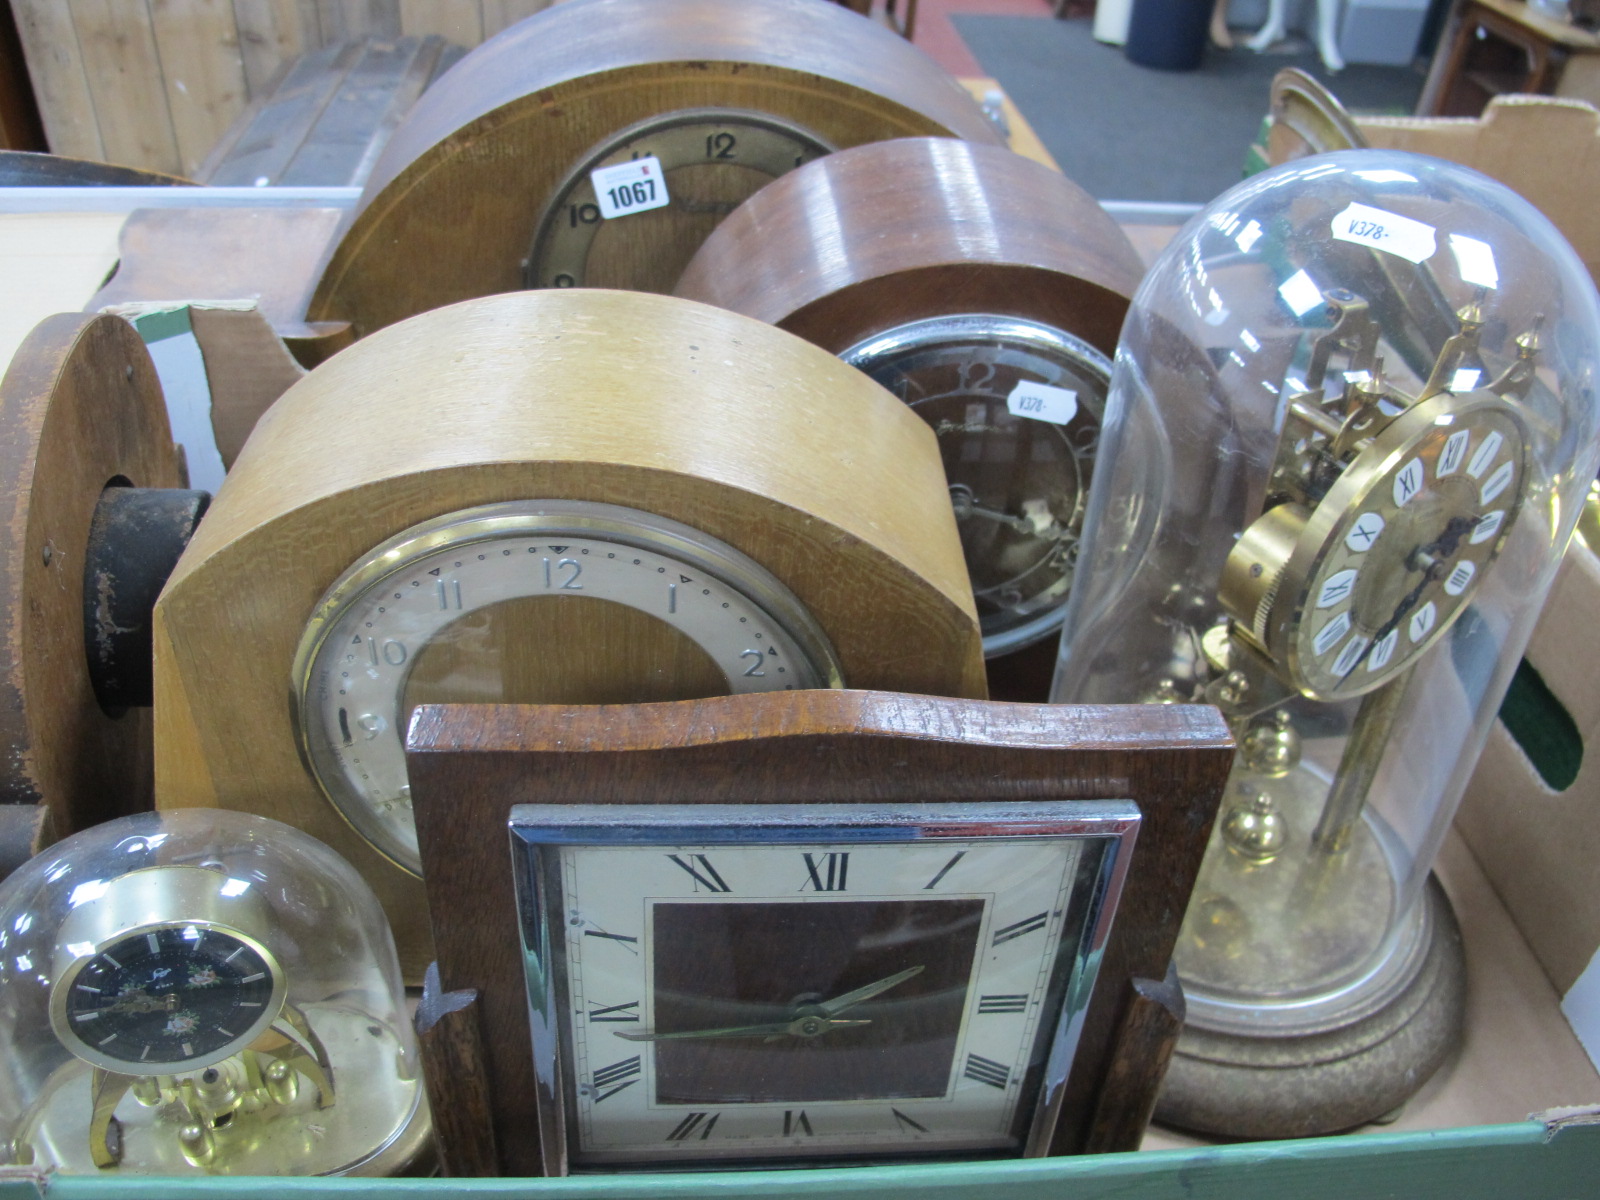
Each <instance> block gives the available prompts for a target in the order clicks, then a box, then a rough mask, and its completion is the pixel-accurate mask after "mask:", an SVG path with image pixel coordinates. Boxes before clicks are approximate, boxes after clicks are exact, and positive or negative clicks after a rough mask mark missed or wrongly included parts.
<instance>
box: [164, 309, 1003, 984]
mask: <svg viewBox="0 0 1600 1200" xmlns="http://www.w3.org/2000/svg"><path fill="white" fill-rule="evenodd" d="M944 495H945V490H944V478H943V473H942V471H941V469H940V465H939V456H938V451H937V448H936V446H935V444H934V439H933V435H932V434H931V433H930V432H929V431H928V430H927V428H926V427H925V426H923V425H922V423H921V422H919V421H918V420H917V419H916V418H915V417H914V416H912V415H911V414H910V413H908V412H907V411H906V410H905V409H904V407H903V406H902V405H900V404H899V403H898V402H896V401H895V400H894V398H893V397H891V396H890V395H889V394H888V393H886V392H884V391H882V389H880V388H879V387H877V385H875V384H873V383H872V382H871V381H870V380H868V379H866V378H865V377H863V376H862V375H860V373H858V372H855V371H852V370H851V369H850V368H848V367H846V366H845V365H843V364H842V363H840V362H838V360H836V359H835V358H833V357H832V356H831V355H828V354H826V353H824V352H822V351H820V350H818V349H817V348H816V347H813V346H810V345H807V344H806V343H804V342H802V341H800V340H799V339H798V338H794V337H791V336H790V335H788V334H785V333H783V332H781V331H779V330H775V329H772V328H771V327H770V326H765V325H762V324H760V323H759V322H756V321H752V320H749V319H748V318H743V317H737V316H734V315H733V314H731V313H726V312H722V311H720V310H717V309H712V308H709V307H706V306H704V305H697V304H691V303H689V302H687V301H683V300H675V299H671V298H668V297H661V296H650V295H647V294H644V293H625V292H601V291H592V290H583V289H579V290H574V291H556V290H548V291H541V292H521V293H513V294H510V295H506V296H498V297H490V298H485V299H481V300H477V301H471V302H468V303H465V304H461V305H455V306H452V307H450V308H447V309H442V310H439V311H437V312H433V313H429V314H425V315H423V316H420V317H417V318H414V319H413V320H412V321H410V322H407V323H406V324H405V325H404V326H402V327H398V328H396V329H395V330H394V331H393V332H392V333H383V334H381V335H379V336H375V337H373V338H371V339H366V340H364V341H363V342H361V343H358V344H357V345H355V346H353V347H352V348H351V349H350V350H348V351H346V352H345V353H343V354H340V355H338V356H337V357H336V358H334V359H332V360H329V361H328V362H327V363H325V364H323V365H322V366H320V367H318V368H317V369H316V370H315V371H313V372H311V373H310V374H309V375H308V376H307V377H306V378H305V379H303V380H302V381H301V382H300V383H298V384H296V385H295V386H294V387H292V388H291V389H290V390H289V391H288V392H286V393H285V394H284V396H283V397H282V399H280V400H279V401H278V402H277V404H275V405H274V406H273V408H272V409H271V411H270V412H269V413H268V414H267V415H266V416H265V417H263V418H262V420H261V422H260V424H259V425H258V426H257V427H256V430H255V432H254V433H253V434H252V435H251V438H250V441H249V442H248V444H247V445H246V447H245V449H244V451H243V453H241V455H240V456H239V459H238V461H237V462H236V463H235V466H234V468H233V471H232V472H231V473H230V474H229V476H228V479H227V481H226V482H225V484H224V485H223V488H222V490H221V491H220V492H219V494H218V497H217V499H216V501H215V503H214V504H213V506H212V509H211V511H210V513H209V515H208V516H207V518H206V520H205V522H204V523H202V525H201V526H200V530H199V532H198V534H197V535H196V540H195V541H194V542H193V543H192V544H191V545H190V547H189V549H188V551H186V552H185V554H184V557H183V558H182V559H181V560H180V562H179V564H178V568H177V570H176V572H175V573H174V575H173V577H172V579H171V580H170V582H169V583H168V585H167V587H166V590H165V591H164V592H163V593H162V597H161V601H160V603H159V605H158V607H157V610H156V630H157V638H156V654H155V658H156V723H157V745H156V779H157V789H158V797H159V803H160V805H161V806H162V807H163V808H181V807H188V806H192V805H204V806H212V807H224V808H233V809H242V810H246V811H253V812H260V813H264V814H267V815H271V816H274V817H277V818H278V819H280V820H285V821H288V822H290V823H292V824H295V825H297V826H299V827H301V828H303V829H306V830H307V831H308V832H311V833H313V834H314V835H315V836H317V837H318V838H320V839H321V840H323V841H325V842H327V843H328V844H330V845H332V846H334V847H335V848H336V849H337V850H339V851H340V852H341V853H343V854H345V855H346V856H347V857H349V858H350V860H351V861H352V862H354V863H355V864H357V866H358V867H359V868H360V869H361V870H362V872H363V873H364V874H365V875H366V876H367V877H368V879H369V880H371V881H372V883H373V885H374V886H375V887H376V889H377V890H378V892H379V895H380V896H381V897H382V898H383V900H384V903H385V905H386V907H387V908H388V911H389V914H390V917H391V921H392V923H393V924H394V926H395V930H396V938H397V940H398V942H399V945H400V947H401V959H402V962H403V963H404V964H405V967H406V970H407V972H408V974H409V975H410V977H412V978H417V977H420V974H421V971H422V968H423V967H424V966H425V965H426V963H427V962H428V961H429V958H430V954H429V949H428V941H429V939H428V933H427V926H426V922H425V910H424V907H423V901H422V888H421V884H420V882H419V880H418V879H417V877H416V872H417V870H418V847H417V843H416V837H415V833H414V832H413V828H412V822H411V813H410V797H409V791H408V783H407V779H406V772H405V765H404V759H403V753H402V746H403V739H404V737H405V730H406V725H407V722H408V719H409V716H410V713H411V711H412V709H413V708H414V707H415V706H416V705H417V704H419V703H423V702H427V701H435V702H459V701H472V700H477V701H505V702H513V701H520V702H544V703H567V704H590V703H607V702H610V703H621V702H633V701H640V700H668V699H681V698H689V697H696V696H708V695H723V694H727V693H734V692H745V691H759V690H784V689H804V688H816V687H837V686H840V685H841V683H843V682H849V683H851V684H872V685H874V686H882V687H890V688H893V689H895V690H901V691H908V692H926V693H933V694H953V695H968V696H970V695H981V694H982V691H983V686H984V684H983V673H982V660H981V652H980V641H979V634H978V631H977V626H976V620H975V618H974V616H973V615H972V608H971V600H970V596H969V593H968V591H967V588H966V584H965V576H964V572H963V570H962V567H961V557H960V544H959V540H958V538H957V535H956V531H955V528H954V521H953V519H952V518H951V516H950V513H949V506H948V503H946V502H945V501H944ZM224 664H225V665H224Z"/></svg>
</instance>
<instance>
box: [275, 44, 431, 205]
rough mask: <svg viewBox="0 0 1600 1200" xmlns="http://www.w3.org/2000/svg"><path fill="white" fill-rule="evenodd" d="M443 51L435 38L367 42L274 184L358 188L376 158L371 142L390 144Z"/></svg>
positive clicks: (429, 77) (425, 84)
mask: <svg viewBox="0 0 1600 1200" xmlns="http://www.w3.org/2000/svg"><path fill="white" fill-rule="evenodd" d="M443 47H444V43H443V42H441V41H440V40H439V39H437V38H433V39H430V40H428V41H427V42H423V41H420V40H418V39H416V38H402V39H400V40H399V41H379V40H373V41H369V42H367V43H366V45H365V46H364V47H363V50H362V54H361V57H360V58H359V59H357V60H356V62H355V63H354V64H353V65H352V66H351V67H350V69H349V71H348V72H347V73H345V75H344V78H343V81H342V82H341V84H340V87H339V90H338V92H336V93H335V94H334V95H333V96H332V97H331V98H330V99H329V100H328V102H327V103H326V104H325V105H324V106H323V108H322V112H321V113H320V115H319V116H318V118H317V121H316V124H314V125H313V126H312V127H311V128H310V129H309V130H308V131H307V132H306V135H305V137H304V138H302V139H301V140H300V144H299V147H298V148H297V149H296V151H295V154H294V156H293V158H291V159H290V160H289V162H288V163H286V164H285V166H284V168H283V170H282V171H281V172H280V173H279V174H278V175H277V177H276V178H275V179H274V180H273V182H274V183H278V184H282V185H284V186H286V187H300V186H316V185H324V186H338V185H352V184H360V183H361V182H362V180H363V179H365V178H366V175H367V174H368V172H370V171H371V169H372V162H373V160H374V159H375V158H376V157H377V155H376V153H375V152H374V150H373V147H372V143H373V141H374V139H375V138H377V139H378V140H379V143H380V145H381V143H382V142H387V141H388V140H389V135H390V134H391V133H393V132H394V127H395V125H397V124H398V123H399V120H400V117H401V116H403V115H404V114H405V112H406V110H408V109H409V108H410V107H411V105H412V104H413V103H415V102H416V98H417V97H418V96H420V95H421V94H422V89H423V88H424V87H426V86H427V83H428V80H429V79H431V78H432V76H433V66H434V64H435V63H436V62H437V61H438V57H439V51H440V50H441V49H443ZM397 109H398V111H396V110H397Z"/></svg>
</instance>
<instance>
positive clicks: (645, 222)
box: [524, 109, 833, 292]
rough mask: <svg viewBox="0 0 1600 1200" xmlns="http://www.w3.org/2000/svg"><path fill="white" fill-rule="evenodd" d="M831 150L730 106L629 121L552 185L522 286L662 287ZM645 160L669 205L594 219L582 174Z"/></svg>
mask: <svg viewBox="0 0 1600 1200" xmlns="http://www.w3.org/2000/svg"><path fill="white" fill-rule="evenodd" d="M832 149H833V147H831V146H829V145H828V144H827V143H825V142H823V141H822V140H821V139H819V138H817V137H815V136H814V135H812V134H810V133H808V132H807V131H806V130H804V129H801V128H800V127H799V126H796V125H792V124H790V123H789V122H787V121H783V120H780V119H778V118H776V117H773V116H770V115H767V114H765V113H756V112H744V111H740V110H737V109H688V110H683V111H679V112H672V113H666V114H663V115H661V116H658V117H652V118H651V119H650V120H648V121H642V122H640V123H639V124H637V125H633V126H630V127H629V128H627V129H624V130H622V131H621V132H620V133H618V134H616V135H615V136H614V137H611V138H608V139H607V140H605V141H604V142H602V143H601V144H600V145H599V146H597V147H595V148H594V149H593V150H591V151H590V152H589V153H588V154H587V155H585V156H584V158H583V160H582V161H581V162H580V163H579V164H578V166H577V167H576V168H574V169H573V170H572V171H571V172H570V173H569V174H568V175H567V177H566V179H565V180H564V181H563V182H562V183H561V185H560V186H559V187H558V188H557V189H556V192H555V196H554V198H553V199H552V200H551V201H550V204H549V206H548V207H547V208H546V209H545V211H544V214H543V215H542V216H541V217H540V219H539V225H538V229H537V231H536V232H535V234H534V239H533V249H532V251H531V252H530V253H529V255H528V261H527V265H526V268H525V271H524V274H525V277H526V280H527V285H528V286H529V287H534V288H541V287H616V288H627V289H629V290H631V291H653V292H670V291H671V290H672V288H673V286H674V285H675V284H676V283H677V281H678V276H679V275H681V274H682V273H683V269H684V267H686V266H687V265H688V263H689V260H690V259H691V258H692V257H694V252H695V251H696V250H698V249H699V248H700V243H701V242H703V241H705V239H706V238H707V237H708V236H709V235H710V233H711V231H712V230H713V229H715V228H716V227H717V226H718V225H719V224H720V223H721V222H722V218H723V217H725V216H727V215H728V214H729V213H730V212H732V211H733V210H734V209H735V208H737V207H738V206H739V205H740V204H741V203H743V201H744V200H745V199H747V198H748V197H749V196H751V195H753V194H754V193H755V192H756V191H758V190H759V189H760V188H762V187H763V186H765V185H766V184H768V183H770V182H771V181H772V180H773V179H775V178H777V177H778V176H779V175H782V174H784V173H785V172H787V171H792V170H794V168H796V167H798V166H801V165H802V164H804V163H808V162H810V161H811V160H812V159H814V158H821V157H822V156H823V155H824V154H827V153H829V151H831V150H832ZM647 157H654V158H656V159H658V160H659V161H660V163H661V169H662V172H663V174H664V175H665V186H666V189H667V194H668V195H669V196H670V198H671V199H670V202H669V203H668V204H667V205H666V206H665V207H662V208H655V209H647V210H644V211H639V212H633V213H627V214H624V215H621V216H617V217H612V218H610V219H607V218H604V217H602V215H601V210H600V205H599V203H598V198H597V197H596V195H595V187H594V184H593V182H592V181H591V180H590V174H591V172H593V171H595V170H596V169H598V168H601V167H610V166H616V165H617V164H619V163H626V162H629V161H631V160H634V159H639V158H647Z"/></svg>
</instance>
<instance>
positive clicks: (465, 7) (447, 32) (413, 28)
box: [400, 0, 483, 46]
mask: <svg viewBox="0 0 1600 1200" xmlns="http://www.w3.org/2000/svg"><path fill="white" fill-rule="evenodd" d="M400 31H401V32H402V33H404V34H405V35H406V36H407V37H427V36H428V35H429V34H437V35H438V36H439V37H442V38H443V39H444V40H445V41H447V42H454V43H455V44H456V45H458V46H476V45H477V44H478V43H479V42H481V41H483V11H482V6H481V5H480V4H479V3H478V0H400Z"/></svg>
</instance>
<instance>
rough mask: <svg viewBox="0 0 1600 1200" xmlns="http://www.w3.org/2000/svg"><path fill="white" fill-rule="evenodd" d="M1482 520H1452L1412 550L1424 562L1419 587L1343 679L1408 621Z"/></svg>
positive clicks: (1411, 593)
mask: <svg viewBox="0 0 1600 1200" xmlns="http://www.w3.org/2000/svg"><path fill="white" fill-rule="evenodd" d="M1481 520H1483V518H1482V517H1451V518H1450V520H1449V521H1448V522H1447V523H1446V524H1445V527H1444V531H1443V532H1442V533H1440V534H1439V536H1438V537H1437V538H1435V539H1434V540H1433V541H1431V542H1429V543H1428V544H1427V545H1426V546H1418V547H1417V548H1416V549H1415V550H1414V551H1412V554H1413V555H1414V556H1416V557H1419V558H1420V559H1421V560H1422V564H1423V566H1422V578H1421V579H1420V580H1418V581H1417V586H1416V587H1414V588H1412V589H1411V590H1410V591H1409V592H1407V593H1406V594H1405V595H1404V596H1402V597H1400V603H1399V604H1397V605H1395V609H1394V615H1393V616H1391V617H1390V618H1389V619H1388V620H1387V621H1385V622H1384V623H1383V624H1382V625H1380V626H1378V630H1377V632H1376V633H1374V634H1373V635H1372V640H1371V641H1370V642H1368V643H1367V648H1366V650H1364V651H1363V652H1362V653H1361V656H1360V657H1359V658H1357V659H1356V661H1355V662H1353V663H1351V664H1350V670H1348V671H1346V672H1345V673H1344V675H1343V676H1341V679H1349V678H1350V676H1351V675H1352V674H1354V673H1355V671H1356V669H1357V668H1358V667H1360V666H1361V664H1362V663H1364V662H1366V661H1367V656H1368V655H1370V654H1371V653H1372V651H1373V650H1374V648H1376V647H1377V645H1378V643H1379V642H1381V641H1383V639H1384V638H1386V637H1388V636H1389V634H1390V633H1392V632H1393V631H1394V630H1395V629H1396V628H1398V627H1399V624H1400V622H1401V621H1403V620H1405V619H1406V614H1407V613H1409V612H1410V611H1411V610H1412V608H1413V607H1415V606H1416V603H1417V601H1418V600H1420V599H1422V593H1423V592H1424V591H1425V590H1427V587H1428V585H1429V584H1430V583H1432V582H1433V581H1434V580H1435V579H1437V578H1439V573H1440V570H1441V568H1442V567H1444V565H1445V564H1446V563H1447V562H1449V560H1450V559H1451V558H1452V557H1454V555H1455V553H1456V551H1457V550H1458V549H1460V546H1461V539H1462V537H1463V536H1465V535H1466V534H1467V533H1468V532H1469V531H1470V530H1472V529H1473V528H1475V527H1476V526H1477V524H1478V522H1479V521H1481ZM1436 556H1438V557H1436Z"/></svg>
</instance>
